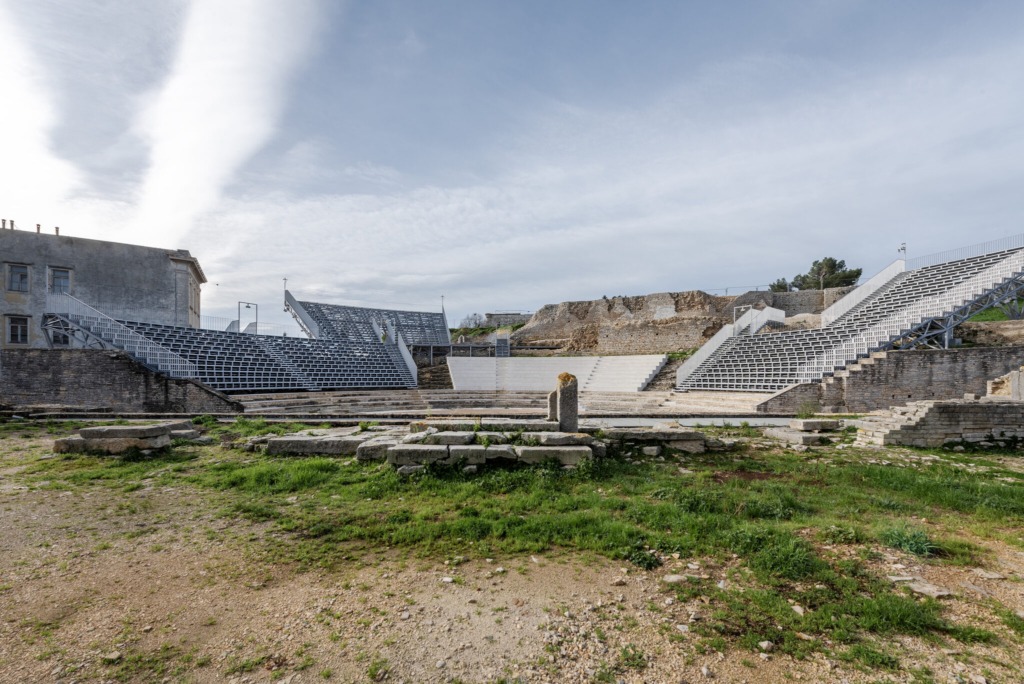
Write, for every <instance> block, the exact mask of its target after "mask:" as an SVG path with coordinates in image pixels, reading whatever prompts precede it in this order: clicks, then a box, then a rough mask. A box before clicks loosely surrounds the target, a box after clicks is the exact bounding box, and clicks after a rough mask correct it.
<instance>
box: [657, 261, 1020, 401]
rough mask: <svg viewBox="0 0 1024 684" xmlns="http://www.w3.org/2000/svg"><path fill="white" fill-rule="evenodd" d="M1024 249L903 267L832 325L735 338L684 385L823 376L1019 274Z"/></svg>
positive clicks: (776, 384)
mask: <svg viewBox="0 0 1024 684" xmlns="http://www.w3.org/2000/svg"><path fill="white" fill-rule="evenodd" d="M1022 255H1024V250H1021V249H1010V250H1002V251H997V252H992V253H989V254H982V255H980V256H973V257H969V258H964V259H957V260H953V261H947V262H944V263H940V264H935V265H930V266H925V267H922V268H918V269H915V270H912V271H904V272H902V273H899V274H898V275H896V276H895V277H893V278H892V279H891V280H889V281H888V282H887V283H886V284H885V285H883V286H882V287H881V288H879V289H878V290H877V291H875V292H874V293H872V294H871V295H870V296H868V297H867V298H865V299H864V301H862V302H860V303H859V304H857V305H856V306H854V307H853V308H851V309H850V310H849V311H847V312H846V313H844V314H843V315H842V316H840V317H838V318H836V319H835V320H834V321H832V322H831V323H830V324H829V325H827V326H825V327H822V328H819V329H812V330H787V331H781V332H762V333H760V334H754V335H750V334H746V335H744V334H740V335H736V336H734V337H730V338H728V339H727V340H726V341H725V342H724V343H723V344H722V345H721V346H720V347H719V348H718V349H717V350H715V351H714V353H712V354H711V355H710V356H708V358H707V359H705V360H704V361H703V362H702V363H701V364H700V365H699V366H698V367H697V368H696V369H695V370H693V371H692V372H690V373H689V374H688V375H687V376H686V377H685V379H683V380H682V381H680V382H679V385H678V387H677V389H680V390H691V389H693V390H727V391H754V392H775V391H778V390H781V389H784V388H786V387H789V386H790V385H793V384H796V383H800V382H809V381H812V380H815V379H820V378H822V377H824V376H826V375H828V374H830V373H832V372H834V371H835V370H837V369H839V368H842V367H844V366H845V365H846V364H847V363H849V362H852V361H854V360H856V359H857V358H859V357H861V356H864V355H866V354H867V353H869V352H871V351H874V350H877V349H879V348H881V347H882V346H884V345H885V344H886V343H888V342H890V341H891V339H892V338H893V337H894V334H893V331H894V328H893V326H894V325H895V326H897V327H896V329H895V334H896V335H899V334H902V333H904V332H906V331H908V330H911V329H912V328H913V327H914V326H915V325H917V324H918V323H920V322H921V321H925V320H928V319H929V318H931V319H938V318H941V317H943V316H946V315H948V314H949V312H951V311H953V310H954V309H956V308H958V307H961V306H963V305H964V304H967V303H969V302H970V301H973V300H976V299H978V298H981V297H984V296H986V293H988V292H990V291H991V290H993V289H994V288H996V287H998V286H999V285H1001V284H1003V283H1005V282H1006V281H1007V280H1009V279H1013V278H1019V277H1020V276H1021V274H1022V272H1024V258H1022Z"/></svg>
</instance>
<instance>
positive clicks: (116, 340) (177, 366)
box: [46, 292, 197, 378]
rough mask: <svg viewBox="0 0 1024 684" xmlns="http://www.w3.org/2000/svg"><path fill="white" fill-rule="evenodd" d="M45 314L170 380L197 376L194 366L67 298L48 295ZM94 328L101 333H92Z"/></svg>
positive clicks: (106, 316) (129, 329)
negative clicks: (121, 351) (80, 329)
mask: <svg viewBox="0 0 1024 684" xmlns="http://www.w3.org/2000/svg"><path fill="white" fill-rule="evenodd" d="M46 313H50V314H56V315H58V316H63V317H64V318H66V319H67V320H69V321H71V322H72V323H74V324H75V325H76V326H78V327H81V328H83V329H85V330H87V331H88V332H89V333H90V334H92V335H95V336H97V337H99V338H100V339H102V340H104V341H106V342H109V343H110V344H112V345H114V346H115V347H117V348H118V349H121V350H123V351H125V352H127V353H128V354H130V355H131V356H133V357H134V358H136V359H137V360H139V361H141V362H142V363H143V364H145V365H146V366H149V367H150V368H153V369H154V370H158V371H160V372H163V373H166V374H167V375H169V376H171V377H174V378H194V377H196V375H197V373H196V366H195V364H193V363H191V362H190V361H187V360H186V359H183V358H182V357H181V356H179V355H177V354H175V353H174V352H172V351H171V350H170V349H167V348H165V347H162V346H160V345H159V344H157V343H156V342H153V341H152V340H150V339H148V338H146V337H143V336H142V335H140V334H138V333H137V332H135V331H134V330H132V329H131V328H129V327H127V326H125V325H123V324H122V323H118V322H117V321H116V320H114V319H113V318H111V317H110V316H108V315H107V314H105V313H103V312H102V311H99V310H97V309H94V308H93V307H91V306H89V305H88V304H86V303H85V302H83V301H81V300H79V299H75V298H74V297H72V296H71V295H69V294H66V293H60V292H54V293H50V294H47V295H46ZM94 327H97V328H101V329H102V330H100V331H97V330H94V329H93V328H94Z"/></svg>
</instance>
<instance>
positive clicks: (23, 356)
mask: <svg viewBox="0 0 1024 684" xmlns="http://www.w3.org/2000/svg"><path fill="white" fill-rule="evenodd" d="M0 388H2V389H0V398H2V399H3V401H4V402H5V403H8V404H13V405H15V406H18V405H22V406H24V405H37V404H59V405H62V406H73V407H77V408H81V409H86V408H109V409H111V410H114V411H120V412H131V413H190V414H202V413H235V412H237V411H239V410H240V409H241V406H240V405H239V404H238V403H237V402H235V401H232V400H231V399H229V398H228V397H226V396H225V395H223V394H220V393H219V392H216V391H214V390H211V389H209V388H207V387H204V386H203V385H201V384H199V383H197V382H193V381H191V380H181V379H174V378H167V377H164V376H162V375H157V374H156V373H154V372H152V371H151V370H149V369H148V368H146V367H145V366H143V365H141V364H139V363H137V362H135V361H134V360H132V359H131V358H129V357H128V356H126V355H125V354H123V353H121V352H114V351H109V350H101V349H52V350H51V349H2V350H0Z"/></svg>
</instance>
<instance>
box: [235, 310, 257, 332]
mask: <svg viewBox="0 0 1024 684" xmlns="http://www.w3.org/2000/svg"><path fill="white" fill-rule="evenodd" d="M243 304H245V308H246V309H251V308H253V307H256V320H255V321H254V327H255V328H256V334H257V335H259V334H260V307H259V304H256V303H255V302H238V332H242V305H243Z"/></svg>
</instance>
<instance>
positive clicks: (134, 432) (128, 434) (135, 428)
mask: <svg viewBox="0 0 1024 684" xmlns="http://www.w3.org/2000/svg"><path fill="white" fill-rule="evenodd" d="M78 434H79V435H81V436H82V438H83V439H122V438H123V439H145V438H147V437H158V436H160V435H169V434H171V427H170V426H169V425H167V424H164V423H161V424H159V425H103V426H100V427H87V428H82V429H81V430H79V431H78Z"/></svg>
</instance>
